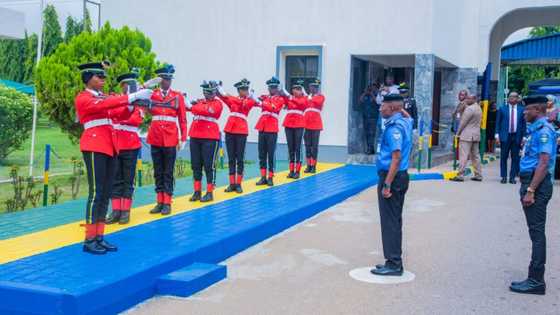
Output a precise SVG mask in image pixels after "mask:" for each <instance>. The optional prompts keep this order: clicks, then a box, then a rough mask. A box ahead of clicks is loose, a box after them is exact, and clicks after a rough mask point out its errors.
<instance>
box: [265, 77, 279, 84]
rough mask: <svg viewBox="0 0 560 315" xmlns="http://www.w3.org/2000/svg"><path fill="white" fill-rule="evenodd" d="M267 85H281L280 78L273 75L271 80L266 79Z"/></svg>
mask: <svg viewBox="0 0 560 315" xmlns="http://www.w3.org/2000/svg"><path fill="white" fill-rule="evenodd" d="M266 85H268V86H277V85H280V80H278V79H277V78H276V77H272V78H270V79H269V80H267V81H266Z"/></svg>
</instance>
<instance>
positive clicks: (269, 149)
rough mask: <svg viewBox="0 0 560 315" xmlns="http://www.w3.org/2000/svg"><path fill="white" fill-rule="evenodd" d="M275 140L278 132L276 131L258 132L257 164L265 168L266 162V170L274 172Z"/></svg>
mask: <svg viewBox="0 0 560 315" xmlns="http://www.w3.org/2000/svg"><path fill="white" fill-rule="evenodd" d="M277 140H278V133H276V132H263V131H260V132H259V166H260V168H261V170H262V169H266V168H267V164H268V171H269V172H274V160H275V156H274V154H275V151H276V141H277Z"/></svg>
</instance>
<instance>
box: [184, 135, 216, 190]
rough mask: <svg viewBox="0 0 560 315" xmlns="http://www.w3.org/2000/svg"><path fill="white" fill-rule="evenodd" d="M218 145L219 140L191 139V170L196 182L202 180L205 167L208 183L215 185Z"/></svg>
mask: <svg viewBox="0 0 560 315" xmlns="http://www.w3.org/2000/svg"><path fill="white" fill-rule="evenodd" d="M218 144H219V141H218V140H212V139H200V138H191V141H190V149H191V169H192V171H193V178H194V180H195V181H200V180H202V168H203V167H204V173H205V174H206V183H207V184H212V185H214V180H215V177H216V158H217V156H218V149H219V145H218Z"/></svg>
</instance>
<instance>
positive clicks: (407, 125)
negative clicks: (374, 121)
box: [377, 113, 413, 171]
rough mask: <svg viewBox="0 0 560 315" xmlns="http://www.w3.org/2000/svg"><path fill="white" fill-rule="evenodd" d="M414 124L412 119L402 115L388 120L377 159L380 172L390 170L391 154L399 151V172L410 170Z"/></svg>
mask: <svg viewBox="0 0 560 315" xmlns="http://www.w3.org/2000/svg"><path fill="white" fill-rule="evenodd" d="M412 123H413V121H412V119H411V118H405V117H403V115H402V114H401V113H396V114H393V116H391V117H389V118H387V120H386V121H385V128H384V130H383V134H382V136H381V145H380V148H379V155H378V157H377V169H378V170H381V171H388V170H389V166H390V165H391V153H393V151H397V150H398V151H401V161H400V164H399V171H405V170H407V169H408V161H409V158H410V151H411V150H412Z"/></svg>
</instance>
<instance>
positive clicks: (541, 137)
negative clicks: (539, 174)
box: [519, 117, 557, 174]
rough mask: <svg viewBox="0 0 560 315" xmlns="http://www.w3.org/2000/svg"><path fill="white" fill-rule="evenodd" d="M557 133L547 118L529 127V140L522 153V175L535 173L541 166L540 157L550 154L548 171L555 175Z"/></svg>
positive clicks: (520, 167) (540, 119)
mask: <svg viewBox="0 0 560 315" xmlns="http://www.w3.org/2000/svg"><path fill="white" fill-rule="evenodd" d="M556 136H557V135H556V132H555V131H554V127H552V125H551V124H550V123H549V122H548V121H547V119H546V117H542V118H539V119H538V120H537V121H535V122H534V123H532V124H529V125H528V126H527V140H526V142H525V145H524V146H523V150H522V151H521V162H520V165H519V169H520V171H521V172H522V173H526V172H533V171H534V170H535V169H536V168H537V164H539V155H540V154H541V153H548V155H549V156H550V160H549V163H548V171H549V172H550V173H551V174H554V161H555V160H556Z"/></svg>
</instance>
